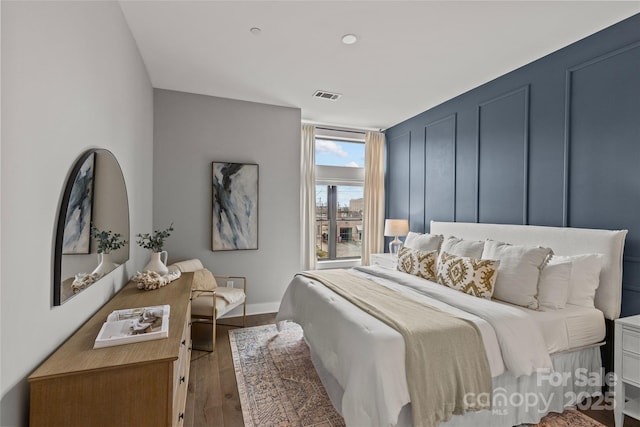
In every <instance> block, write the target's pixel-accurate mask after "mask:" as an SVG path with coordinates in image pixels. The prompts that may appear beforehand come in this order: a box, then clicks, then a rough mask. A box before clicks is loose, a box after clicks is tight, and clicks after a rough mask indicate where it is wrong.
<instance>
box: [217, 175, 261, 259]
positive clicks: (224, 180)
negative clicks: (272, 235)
mask: <svg viewBox="0 0 640 427" xmlns="http://www.w3.org/2000/svg"><path fill="white" fill-rule="evenodd" d="M211 169H212V176H211V178H212V180H211V186H212V215H211V250H212V251H235V250H255V249H258V189H259V186H258V184H259V170H258V165H257V164H253V163H230V162H212V168H211Z"/></svg>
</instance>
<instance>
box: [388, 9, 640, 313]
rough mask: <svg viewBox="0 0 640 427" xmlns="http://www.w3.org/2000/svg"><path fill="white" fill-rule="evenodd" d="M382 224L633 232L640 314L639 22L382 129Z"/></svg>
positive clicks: (634, 308) (631, 269) (631, 255)
mask: <svg viewBox="0 0 640 427" xmlns="http://www.w3.org/2000/svg"><path fill="white" fill-rule="evenodd" d="M386 138H387V177H386V186H387V188H386V194H387V198H386V211H387V212H386V217H387V218H409V224H410V226H411V230H413V231H419V232H428V231H429V230H428V227H429V222H430V221H431V220H439V221H465V222H485V223H506V224H534V225H550V226H567V227H583V228H605V229H622V228H624V229H628V230H629V234H628V236H627V242H626V246H625V255H624V278H623V300H622V316H628V315H632V314H639V313H640V14H638V15H634V16H632V17H631V18H629V19H626V20H624V21H622V22H620V23H618V24H616V25H614V26H612V27H609V28H607V29H605V30H603V31H600V32H598V33H596V34H594V35H592V36H589V37H587V38H585V39H583V40H580V41H578V42H576V43H574V44H572V45H570V46H568V47H566V48H564V49H561V50H559V51H557V52H554V53H552V54H550V55H547V56H545V57H543V58H541V59H539V60H537V61H535V62H532V63H531V64H528V65H526V66H524V67H522V68H519V69H517V70H515V71H513V72H511V73H509V74H506V75H504V76H502V77H500V78H498V79H495V80H493V81H491V82H489V83H486V84H484V85H482V86H480V87H478V88H475V89H473V90H471V91H469V92H467V93H464V94H462V95H460V96H458V97H456V98H453V99H451V100H449V101H447V102H445V103H443V104H441V105H439V106H437V107H434V108H432V109H430V110H427V111H425V112H424V113H421V114H419V115H417V116H415V117H412V118H410V119H408V120H406V121H404V122H402V123H400V124H398V125H396V126H394V127H392V128H390V129H388V130H387V131H386Z"/></svg>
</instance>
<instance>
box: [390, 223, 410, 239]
mask: <svg viewBox="0 0 640 427" xmlns="http://www.w3.org/2000/svg"><path fill="white" fill-rule="evenodd" d="M408 233H409V221H408V220H406V219H385V220H384V235H385V236H394V237H395V236H406V235H407V234H408Z"/></svg>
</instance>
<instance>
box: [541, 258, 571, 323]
mask: <svg viewBox="0 0 640 427" xmlns="http://www.w3.org/2000/svg"><path fill="white" fill-rule="evenodd" d="M571 265H572V264H571V262H570V261H559V260H558V259H557V257H556V256H553V257H552V258H551V260H550V261H549V263H548V264H547V265H546V266H545V267H544V268H543V269H542V271H541V272H540V281H539V282H538V303H539V304H540V310H542V311H548V310H560V309H562V308H564V307H565V306H566V304H567V300H568V299H569V282H570V280H571Z"/></svg>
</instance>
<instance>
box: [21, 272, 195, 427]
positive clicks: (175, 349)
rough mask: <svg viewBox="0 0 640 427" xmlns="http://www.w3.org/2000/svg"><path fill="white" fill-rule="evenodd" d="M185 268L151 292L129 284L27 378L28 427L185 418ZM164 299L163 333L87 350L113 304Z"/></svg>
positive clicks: (141, 426) (140, 424) (168, 422)
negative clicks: (167, 313) (155, 337)
mask: <svg viewBox="0 0 640 427" xmlns="http://www.w3.org/2000/svg"><path fill="white" fill-rule="evenodd" d="M192 279H193V274H192V273H183V274H182V276H181V277H180V278H179V279H178V280H175V281H173V282H172V283H170V284H169V285H167V286H165V287H163V288H160V289H158V290H153V291H141V290H138V289H137V288H136V284H135V283H133V282H129V283H128V284H127V285H126V286H125V287H124V288H123V289H122V290H121V291H120V292H118V293H117V294H116V295H115V296H114V297H113V298H112V299H111V300H110V301H109V302H107V303H106V304H105V305H104V306H103V307H102V308H101V309H100V310H99V311H98V312H97V313H96V314H95V315H94V316H93V317H91V318H90V319H89V320H88V321H87V322H86V323H85V324H84V325H82V327H80V329H78V331H76V333H74V334H73V335H72V336H71V337H70V338H69V339H68V340H67V341H66V342H65V343H64V344H62V346H60V348H58V349H57V350H56V351H55V353H53V354H52V355H51V357H49V358H48V359H47V360H46V361H45V362H44V363H43V364H42V365H41V366H40V367H39V368H38V369H37V370H36V371H35V372H34V373H33V374H32V375H31V376H30V377H29V383H30V386H31V402H30V425H31V426H32V427H40V426H51V427H60V426H65V427H72V426H83V427H85V426H92V427H97V426H105V427H114V426H123V427H124V426H135V427H145V426H148V427H164V426H167V427H173V426H181V425H182V424H183V421H184V407H185V401H186V397H187V385H188V383H189V363H190V360H191V302H190V298H191V282H192ZM163 304H169V305H170V306H171V312H170V316H169V337H168V338H164V339H158V340H153V341H147V342H139V343H133V344H125V345H120V346H114V347H106V348H100V349H95V350H94V349H93V343H94V340H95V338H96V336H97V335H98V332H99V331H100V327H101V326H102V324H103V323H104V321H105V320H106V318H107V315H108V314H109V313H111V312H112V311H114V310H118V309H126V308H135V307H146V306H154V305H163Z"/></svg>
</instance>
